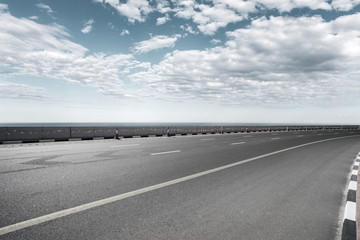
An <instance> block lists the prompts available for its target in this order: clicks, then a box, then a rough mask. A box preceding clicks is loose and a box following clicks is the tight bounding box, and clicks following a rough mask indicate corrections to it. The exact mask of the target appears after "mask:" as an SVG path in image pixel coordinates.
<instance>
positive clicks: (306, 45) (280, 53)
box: [130, 14, 360, 106]
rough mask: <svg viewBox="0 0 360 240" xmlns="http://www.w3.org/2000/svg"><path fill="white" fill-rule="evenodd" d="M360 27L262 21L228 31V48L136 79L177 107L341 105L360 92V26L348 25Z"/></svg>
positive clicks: (183, 58) (307, 20)
mask: <svg viewBox="0 0 360 240" xmlns="http://www.w3.org/2000/svg"><path fill="white" fill-rule="evenodd" d="M359 20H360V14H354V15H349V16H344V17H339V18H338V19H336V20H334V21H332V22H325V21H324V20H323V19H322V18H321V17H319V16H316V17H302V18H291V17H271V18H269V19H267V18H261V19H257V20H254V21H253V22H252V24H251V25H250V26H249V27H248V28H246V29H237V30H235V31H231V32H228V33H227V36H228V41H227V42H226V45H225V46H222V47H220V46H219V47H214V48H211V49H206V50H202V51H200V50H189V51H174V52H172V53H170V54H168V55H166V57H165V58H164V60H163V61H162V62H160V63H159V64H157V65H154V66H152V68H151V69H150V70H149V71H143V72H138V73H135V74H132V75H131V76H130V78H131V79H132V80H133V81H136V82H139V83H141V84H144V85H147V86H148V87H151V88H153V89H155V90H156V91H157V92H158V93H159V94H158V96H161V97H164V96H166V98H171V99H173V100H177V101H186V100H189V99H196V100H199V99H200V100H204V101H207V102H212V101H214V102H223V103H227V104H243V105H249V104H251V105H256V104H262V105H264V104H270V105H272V106H274V105H277V106H282V105H291V104H320V103H322V104H323V103H324V102H327V103H328V104H331V103H333V104H337V103H336V102H335V100H334V99H340V98H346V97H348V96H349V94H350V93H351V94H353V95H354V96H355V93H356V92H358V91H359V90H360V87H355V86H359V85H358V84H357V82H358V80H357V79H356V77H355V76H356V75H357V74H358V73H359V68H358V62H359V61H360V49H359V46H360V39H359V38H358V36H359V35H360V27H359V25H356V24H350V25H349V24H347V23H348V22H359ZM345 26H346V27H345ZM355 88H356V90H355ZM168 96H169V97H168Z"/></svg>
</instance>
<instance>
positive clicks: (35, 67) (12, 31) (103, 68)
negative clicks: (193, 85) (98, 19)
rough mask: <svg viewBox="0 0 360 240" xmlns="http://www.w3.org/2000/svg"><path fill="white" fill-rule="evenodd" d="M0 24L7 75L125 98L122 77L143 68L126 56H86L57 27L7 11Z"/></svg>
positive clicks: (0, 63) (1, 62) (0, 53)
mask: <svg viewBox="0 0 360 240" xmlns="http://www.w3.org/2000/svg"><path fill="white" fill-rule="evenodd" d="M1 8H2V9H4V7H1ZM0 21H1V23H3V24H1V25H0V45H1V46H2V47H1V48H0V67H2V68H3V69H8V70H10V72H12V73H11V74H10V73H9V74H8V75H25V76H40V77H47V78H53V79H60V80H65V81H70V82H76V83H79V84H83V85H87V86H92V87H96V88H97V89H99V91H100V92H102V93H105V94H106V93H108V92H110V90H111V91H113V90H114V89H116V90H117V94H118V96H124V95H125V93H124V94H123V92H124V91H123V90H122V86H123V77H124V76H125V75H126V74H128V72H129V71H131V69H133V68H136V67H137V66H140V67H143V66H145V67H146V64H145V63H144V64H142V65H141V64H140V63H139V62H138V61H136V60H135V59H134V58H133V56H132V55H129V54H113V55H106V54H104V53H95V54H89V51H88V49H87V48H85V47H83V46H82V45H79V44H77V43H74V42H72V41H70V40H69V39H68V38H69V37H70V35H69V33H68V32H67V30H66V29H65V28H64V27H63V26H60V25H57V24H51V25H43V24H39V23H36V22H34V21H32V20H29V19H24V18H16V17H14V16H12V15H11V14H10V13H8V12H7V11H2V12H0Z"/></svg>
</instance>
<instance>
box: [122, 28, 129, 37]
mask: <svg viewBox="0 0 360 240" xmlns="http://www.w3.org/2000/svg"><path fill="white" fill-rule="evenodd" d="M129 34H130V32H129V30H127V29H124V30H122V31H121V33H120V35H121V36H125V35H129Z"/></svg>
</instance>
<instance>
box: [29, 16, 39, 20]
mask: <svg viewBox="0 0 360 240" xmlns="http://www.w3.org/2000/svg"><path fill="white" fill-rule="evenodd" d="M29 19H31V20H38V19H39V17H38V16H31V17H29Z"/></svg>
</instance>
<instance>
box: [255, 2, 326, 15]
mask: <svg viewBox="0 0 360 240" xmlns="http://www.w3.org/2000/svg"><path fill="white" fill-rule="evenodd" d="M254 2H256V4H257V5H258V6H263V7H265V8H268V9H277V10H279V12H290V11H291V10H293V9H295V8H304V7H308V8H310V9H312V10H316V9H324V10H331V6H330V4H329V3H328V1H326V0H280V1H279V0H255V1H254Z"/></svg>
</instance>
